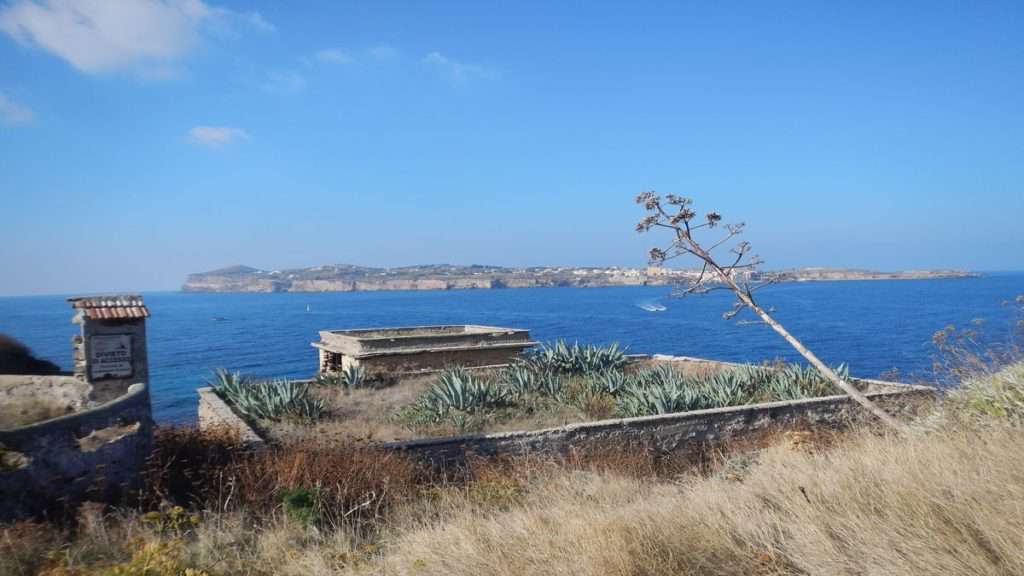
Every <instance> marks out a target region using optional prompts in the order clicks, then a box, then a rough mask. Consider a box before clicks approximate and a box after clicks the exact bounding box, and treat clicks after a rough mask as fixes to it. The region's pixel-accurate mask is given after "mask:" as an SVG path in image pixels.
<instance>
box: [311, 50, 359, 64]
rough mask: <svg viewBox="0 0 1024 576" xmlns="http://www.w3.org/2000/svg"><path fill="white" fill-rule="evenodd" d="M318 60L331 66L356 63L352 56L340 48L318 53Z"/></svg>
mask: <svg viewBox="0 0 1024 576" xmlns="http://www.w3.org/2000/svg"><path fill="white" fill-rule="evenodd" d="M316 59H317V60H319V61H321V62H329V63H331V64H350V63H352V62H354V61H355V59H354V58H352V55H351V54H349V53H348V52H345V51H344V50H341V49H339V48H325V49H323V50H320V51H319V52H317V53H316Z"/></svg>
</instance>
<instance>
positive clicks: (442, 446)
mask: <svg viewBox="0 0 1024 576" xmlns="http://www.w3.org/2000/svg"><path fill="white" fill-rule="evenodd" d="M694 360H696V359H694ZM696 361H697V362H700V361H699V360H696ZM861 382H865V383H867V385H868V386H867V389H868V392H867V396H868V397H869V398H871V399H872V400H873V401H875V402H876V403H877V404H879V405H880V406H881V407H882V408H884V409H885V410H887V411H889V412H890V413H893V414H897V415H898V414H900V413H902V412H910V411H913V410H914V409H916V408H917V407H918V406H919V405H920V404H922V403H924V402H927V401H928V400H930V399H932V398H934V396H935V394H936V391H935V389H934V388H930V387H928V386H910V385H904V384H896V383H892V382H883V381H878V380H861ZM199 411H200V418H199V426H200V428H204V429H205V428H209V427H217V426H227V427H229V428H231V429H233V430H236V431H237V432H238V433H239V434H240V435H241V436H242V437H243V438H247V437H253V436H255V437H256V438H259V435H258V434H257V433H256V432H255V431H254V430H253V429H252V428H251V427H250V426H249V425H248V424H247V423H246V422H245V421H244V420H243V419H242V418H239V417H238V416H236V415H235V414H234V412H233V411H232V410H231V408H230V407H229V406H228V405H227V404H226V403H224V401H223V400H221V399H220V398H219V397H218V396H216V395H215V394H213V393H212V391H211V392H209V393H204V392H200V408H199ZM204 414H205V415H206V416H205V417H204ZM863 415H864V412H863V409H862V408H861V407H860V406H858V405H857V404H856V403H854V402H853V401H852V400H851V399H850V398H849V397H848V396H827V397H823V398H810V399H805V400H792V401H785V402H771V403H765V404H753V405H748V406H735V407H729V408H715V409H710V410H694V411H691V412H680V413H676V414H665V415H659V416H644V417H639V418H620V419H613V420H602V421H597V422H580V423H576V424H569V425H567V426H560V427H557V428H547V429H543V430H529V431H520V432H506V433H498V434H471V435H465V436H454V437H445V438H421V439H416V440H406V441H400V442H389V443H385V444H382V446H383V447H385V448H389V449H393V450H400V451H402V452H406V453H408V454H410V455H412V456H415V457H417V458H419V459H422V460H424V461H427V462H430V463H432V464H434V465H435V466H440V467H445V466H451V465H458V464H460V463H461V462H463V461H464V460H465V458H466V456H467V455H469V454H475V455H484V456H489V455H499V454H513V455H514V454H524V453H528V452H531V453H546V454H558V455H565V454H568V453H569V452H570V451H572V450H579V449H587V448H594V447H599V446H619V447H626V448H629V447H635V448H637V449H644V450H654V451H656V452H659V453H679V452H684V453H685V452H687V451H690V450H695V449H699V448H702V447H703V446H706V444H707V443H713V442H718V441H722V440H728V439H732V438H739V437H742V436H744V435H749V434H755V433H757V432H760V431H766V430H769V429H772V428H776V427H786V426H793V425H796V424H801V425H812V426H828V427H836V428H838V427H842V426H845V425H847V424H848V423H849V422H850V421H851V420H853V419H854V418H859V417H863ZM260 442H261V443H262V440H260Z"/></svg>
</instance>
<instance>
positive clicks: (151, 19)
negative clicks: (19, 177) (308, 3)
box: [0, 0, 273, 74]
mask: <svg viewBox="0 0 1024 576" xmlns="http://www.w3.org/2000/svg"><path fill="white" fill-rule="evenodd" d="M231 20H240V21H243V22H245V23H247V25H248V26H251V27H252V28H255V29H257V30H273V25H271V24H270V23H269V22H267V21H266V20H265V19H264V18H263V17H262V16H261V15H260V14H259V12H234V11H231V10H227V9H224V8H216V7H211V6H209V5H207V4H206V3H204V2H203V1H202V0H117V1H115V0H14V1H13V2H11V3H10V4H7V5H6V6H3V7H2V8H0V31H2V32H4V33H5V34H7V35H8V36H10V37H12V38H14V39H15V40H16V41H18V42H19V43H21V44H23V45H26V46H33V47H36V48H39V49H42V50H45V51H47V52H50V53H52V54H54V55H55V56H57V57H59V58H62V59H64V60H66V61H67V62H68V63H69V64H71V65H72V66H74V67H75V68H77V69H78V70H79V71H82V72H86V73H90V74H95V73H102V72H109V71H113V70H119V69H125V68H134V69H139V68H140V67H144V66H145V65H153V64H162V63H166V62H169V61H173V60H176V59H179V58H181V57H183V56H184V55H185V54H187V53H188V52H189V51H190V50H191V49H192V48H193V47H194V46H195V45H196V44H197V43H198V42H199V40H200V37H201V32H202V25H203V24H204V23H214V24H216V23H218V22H219V23H221V25H223V23H224V22H227V21H231Z"/></svg>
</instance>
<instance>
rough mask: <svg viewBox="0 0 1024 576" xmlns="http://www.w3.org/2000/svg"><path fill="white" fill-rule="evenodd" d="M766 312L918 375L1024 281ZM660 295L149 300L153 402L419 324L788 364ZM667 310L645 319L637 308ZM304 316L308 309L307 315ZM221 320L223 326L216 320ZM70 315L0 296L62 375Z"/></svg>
mask: <svg viewBox="0 0 1024 576" xmlns="http://www.w3.org/2000/svg"><path fill="white" fill-rule="evenodd" d="M760 294H761V296H760V299H761V302H762V304H765V305H772V306H774V307H775V308H776V317H777V318H778V319H779V320H780V321H781V322H782V323H783V324H785V325H786V327H787V328H788V329H789V330H790V331H791V332H793V333H794V334H796V335H797V337H799V338H802V339H803V341H804V342H805V343H806V344H807V345H808V346H809V347H810V348H811V349H812V350H815V351H816V352H817V353H818V355H819V356H821V357H822V358H823V359H824V360H825V361H826V362H828V363H830V364H838V363H840V362H847V363H849V364H850V367H851V373H852V374H854V375H857V376H862V377H872V376H878V375H879V373H881V372H883V371H887V370H891V369H893V368H897V369H899V370H900V371H901V372H902V373H905V374H914V375H917V376H920V377H927V371H928V369H929V367H930V366H931V361H932V358H933V348H932V345H931V341H930V339H931V335H932V334H933V333H934V332H935V331H936V330H939V329H941V328H942V327H944V326H946V325H947V324H966V323H968V322H970V321H971V320H972V319H974V318H985V319H987V328H986V330H987V333H988V335H989V336H990V337H991V338H994V339H997V340H999V339H1005V338H1007V337H1008V336H1009V334H1010V332H1011V327H1010V326H1011V323H1012V322H1011V320H1016V319H1017V318H1016V317H1013V315H1012V313H1011V308H1010V307H1009V306H1006V305H1004V304H1003V302H1004V301H1005V300H1009V299H1012V298H1013V297H1015V296H1017V295H1019V294H1024V273H1007V274H992V275H987V276H985V277H983V278H978V279H962V280H923V281H905V282H900V281H865V282H822V283H800V284H785V285H779V286H772V287H769V288H767V289H765V290H763V291H762V292H761V293H760ZM667 295H668V288H666V287H625V288H532V289H518V290H461V291H452V292H415V291H414V292H358V293H322V294H183V293H177V292H155V293H148V294H145V298H146V302H147V304H148V305H149V308H150V310H151V311H152V313H153V317H152V318H150V320H149V323H148V331H149V357H150V373H151V378H152V385H153V405H154V409H155V411H156V416H157V418H158V419H159V420H161V421H163V422H172V421H189V420H192V419H194V418H195V406H196V395H195V389H196V388H197V387H199V386H201V385H202V384H203V382H204V381H205V379H206V378H207V377H208V376H209V374H210V371H211V370H212V369H213V368H215V367H218V366H223V367H226V368H230V369H232V370H242V371H244V372H248V373H252V374H256V375H267V376H270V375H274V376H289V377H308V376H310V375H311V374H312V373H313V372H314V371H315V370H316V362H317V357H316V351H315V349H313V348H312V347H311V346H310V345H309V344H310V342H311V341H313V340H316V339H318V338H317V331H318V330H323V329H341V328H358V327H369V326H399V325H416V324H447V323H452V324H468V323H475V324H493V325H498V326H509V327H517V328H528V329H530V330H531V332H532V335H533V336H534V338H535V339H540V340H549V339H556V338H566V339H570V340H572V339H579V340H580V341H585V342H594V343H609V342H613V341H617V342H620V343H621V344H624V345H627V346H629V349H630V350H631V351H632V352H638V353H639V352H643V353H664V354H680V355H689V356H702V357H707V358H716V359H722V360H732V361H752V362H756V361H760V360H765V359H772V358H777V357H781V358H786V359H790V360H796V359H797V356H796V355H795V354H794V353H793V352H791V350H790V349H789V348H788V347H787V345H786V344H785V342H783V341H782V339H781V338H779V337H778V336H776V335H775V334H774V333H773V332H771V331H770V330H769V329H768V328H767V327H765V326H763V325H746V326H740V325H737V324H736V323H735V322H727V321H724V320H722V319H721V314H722V312H724V311H726V310H728V309H729V306H730V303H731V299H730V298H729V296H728V295H727V294H725V293H716V294H711V295H707V296H700V297H690V298H687V299H671V300H669V299H667V298H666V296H667ZM650 301H656V302H659V303H662V304H664V305H665V306H667V309H666V310H665V311H662V312H648V311H645V310H643V309H641V308H640V307H639V306H638V304H644V303H647V302H650ZM307 306H309V309H310V311H309V312H307V311H306V307H307ZM218 317H223V318H226V320H221V321H218V320H215V318H218ZM70 318H71V310H70V307H69V305H68V304H67V303H66V302H65V301H64V298H63V297H62V296H33V297H15V298H0V332H3V333H7V334H11V335H13V336H15V337H16V338H19V339H20V340H22V341H23V342H25V343H26V344H27V345H29V346H30V347H31V348H32V349H33V350H34V351H35V352H36V354H37V355H39V356H42V357H45V358H47V359H49V360H52V361H54V362H56V363H57V364H59V365H60V366H62V367H63V368H65V369H70V367H71V344H70V340H71V337H72V335H74V334H75V333H76V332H77V328H78V327H77V326H75V325H72V324H71V323H70Z"/></svg>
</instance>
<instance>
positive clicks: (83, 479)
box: [0, 383, 153, 520]
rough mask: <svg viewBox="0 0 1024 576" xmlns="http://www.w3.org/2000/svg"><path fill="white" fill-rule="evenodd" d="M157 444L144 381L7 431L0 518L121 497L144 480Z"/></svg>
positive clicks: (2, 446)
mask: <svg viewBox="0 0 1024 576" xmlns="http://www.w3.org/2000/svg"><path fill="white" fill-rule="evenodd" d="M152 441H153V421H152V416H151V413H150V403H149V389H148V388H147V386H146V385H145V384H141V383H139V384H133V385H131V386H129V387H128V390H127V392H126V393H125V394H124V395H122V396H120V397H118V398H115V399H114V400H111V401H108V402H105V403H101V404H99V405H96V406H93V407H86V408H84V409H82V410H80V411H77V412H72V413H70V414H66V415H64V416H58V417H56V418H50V419H47V420H43V421H41V422H36V423H33V424H28V425H25V426H20V427H15V428H9V429H4V430H0V520H8V519H12V518H16V517H20V516H25V515H30V514H40V513H48V512H49V513H53V512H57V511H59V510H60V509H61V508H62V507H63V506H65V505H68V504H71V503H73V502H75V501H77V500H81V499H85V498H88V499H99V500H109V499H112V498H117V497H118V495H119V494H121V493H122V492H123V491H124V490H125V489H126V488H129V487H131V486H132V485H134V484H135V483H136V482H137V481H138V479H139V473H140V470H141V468H142V465H143V463H144V461H145V458H146V457H147V456H148V455H149V452H150V450H151V448H152Z"/></svg>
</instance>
